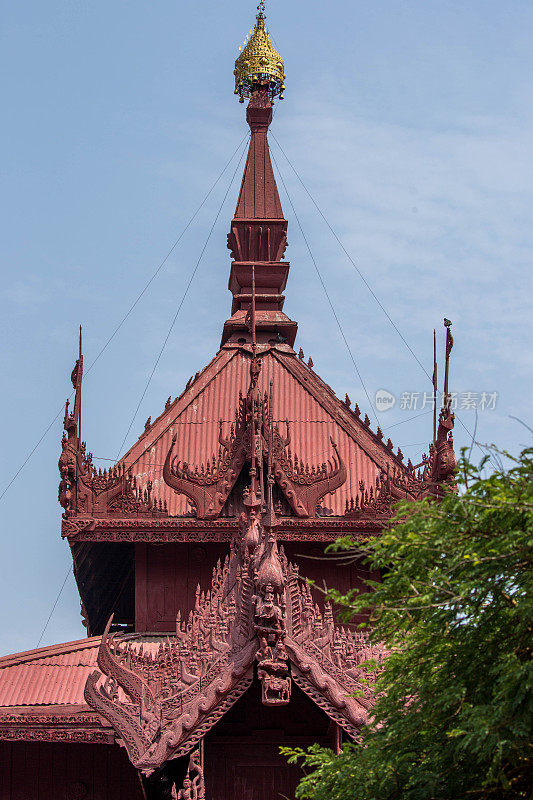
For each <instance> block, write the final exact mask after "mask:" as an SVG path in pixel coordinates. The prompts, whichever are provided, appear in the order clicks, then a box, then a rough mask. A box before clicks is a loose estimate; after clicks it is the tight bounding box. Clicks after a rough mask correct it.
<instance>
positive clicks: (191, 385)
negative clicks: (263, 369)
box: [117, 348, 238, 467]
mask: <svg viewBox="0 0 533 800" xmlns="http://www.w3.org/2000/svg"><path fill="white" fill-rule="evenodd" d="M228 352H230V351H229V350H226V348H220V350H219V351H218V352H217V353H216V355H214V356H213V358H212V359H211V360H210V361H209V362H208V363H207V364H206V365H205V367H203V369H201V370H199V371H198V372H197V373H196V374H195V376H194V378H193V380H192V382H191V379H190V378H189V381H188V382H187V385H186V386H185V388H184V389H183V391H182V392H181V394H179V395H178V396H177V397H176V398H175V399H174V400H173V402H172V403H171V404H170V405H169V406H168V408H165V409H163V411H162V412H161V414H159V416H158V417H156V419H155V420H154V421H153V422H152V423H151V425H150V427H148V428H146V429H145V430H144V431H143V432H142V433H141V435H140V436H139V437H138V439H137V440H136V441H135V442H134V443H133V444H132V445H131V447H130V448H129V450H127V451H126V453H124V455H123V456H122V457H121V458H119V460H118V461H117V464H121V463H122V462H124V461H125V460H126V459H127V458H128V456H129V454H130V453H131V451H132V450H133V449H134V448H135V447H137V445H140V444H141V442H142V440H143V439H144V438H145V437H147V436H148V434H149V433H150V432H151V431H153V428H154V426H155V425H156V424H157V423H159V422H161V419H162V418H163V417H164V415H165V414H167V413H168V412H169V411H170V410H171V409H173V408H175V407H176V406H177V404H178V403H179V401H180V400H183V399H184V396H185V394H186V393H187V392H190V391H191V389H193V388H194V387H195V385H196V383H197V382H198V381H199V380H200V378H201V377H202V376H203V375H205V372H206V371H207V370H208V369H209V368H210V367H212V366H214V365H215V362H216V360H217V359H218V357H219V356H221V355H224V354H225V353H228ZM237 352H238V351H237V350H235V351H234V352H232V353H231V355H230V357H229V358H227V360H226V361H225V363H223V364H222V365H221V366H220V369H218V370H217V371H216V372H215V373H214V374H213V375H212V377H211V378H210V379H209V381H208V382H207V383H206V384H205V386H203V387H202V389H200V390H199V391H198V393H197V394H196V395H195V394H194V393H191V396H190V398H189V400H188V402H187V403H185V404H184V406H183V408H182V409H181V410H180V412H179V414H178V417H180V416H181V415H182V414H183V412H184V411H185V409H186V408H187V407H188V406H189V405H190V404H191V403H192V402H193V401H194V400H195V399H196V397H197V396H198V394H200V392H201V391H203V390H204V389H206V388H207V386H208V385H209V383H210V382H211V381H212V380H214V379H215V378H216V376H217V375H218V373H219V372H221V371H222V370H223V369H224V368H225V367H227V365H228V364H229V362H230V361H232V359H233V358H234V357H235V355H236V353H237ZM178 417H176V419H177V418H178ZM168 427H169V426H166V427H165V428H163V430H161V431H160V432H159V433H158V434H157V436H156V437H155V439H154V440H153V441H151V442H150V444H149V445H148V446H142V452H141V453H139V454H138V455H137V456H135V458H134V459H133V460H132V461H131V462H130V463H129V465H128V466H129V467H131V466H133V464H135V463H136V462H137V461H138V460H139V458H141V456H142V455H143V453H145V452H146V451H147V450H150V448H152V447H153V446H154V445H155V444H156V442H157V441H158V440H159V439H160V438H161V436H163V434H164V433H165V431H166V430H167V428H168Z"/></svg>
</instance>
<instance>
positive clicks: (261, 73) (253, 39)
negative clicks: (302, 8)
mask: <svg viewBox="0 0 533 800" xmlns="http://www.w3.org/2000/svg"><path fill="white" fill-rule="evenodd" d="M257 11H258V14H257V17H256V23H255V25H254V28H253V31H251V36H250V38H249V40H248V41H247V42H246V44H245V46H244V47H243V49H242V52H241V53H240V55H239V57H238V59H237V61H236V62H235V71H234V75H235V94H238V95H239V102H241V103H244V98H245V97H250V96H251V94H252V90H253V88H254V85H257V84H258V83H260V82H261V83H262V84H263V87H265V84H266V88H267V89H268V93H269V95H270V99H271V100H273V99H274V97H276V96H277V95H279V98H280V100H282V99H283V90H284V89H285V65H284V63H283V59H282V58H281V56H280V55H279V53H278V52H276V50H275V48H274V45H273V44H272V41H271V39H270V34H269V33H268V30H267V27H266V25H265V3H264V0H260V2H259V5H258V6H257Z"/></svg>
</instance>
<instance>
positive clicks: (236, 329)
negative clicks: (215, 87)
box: [222, 3, 297, 347]
mask: <svg viewBox="0 0 533 800" xmlns="http://www.w3.org/2000/svg"><path fill="white" fill-rule="evenodd" d="M258 11H259V13H258V15H257V20H256V24H255V26H254V29H253V32H252V35H251V38H250V39H249V41H248V42H247V44H246V45H245V47H244V49H243V51H242V53H241V54H240V56H239V58H238V59H237V61H236V62H235V92H236V93H237V94H239V95H240V99H241V100H244V97H249V98H250V100H249V103H248V108H247V110H246V120H247V122H248V124H249V126H250V131H251V138H250V146H249V150H248V158H247V159H246V166H245V169H244V175H243V179H242V183H241V189H240V192H239V199H238V201H237V208H236V209H235V216H234V218H233V220H232V223H231V230H230V233H229V234H228V248H229V249H230V250H231V255H232V258H233V259H234V261H233V264H232V266H231V273H230V279H229V289H230V291H231V292H232V294H233V305H232V310H231V311H232V317H231V318H230V319H229V320H227V322H226V324H225V325H224V332H223V334H222V344H225V343H226V342H228V341H230V342H235V343H239V344H244V343H247V342H249V331H248V330H247V326H246V323H245V317H246V312H247V311H248V309H249V308H250V304H251V300H252V298H251V287H252V267H255V282H256V293H257V295H256V296H257V322H256V328H257V334H258V343H259V344H264V343H266V342H268V341H270V340H272V341H273V342H276V343H280V342H287V343H288V344H289V345H290V346H291V347H292V345H293V344H294V340H295V337H296V331H297V324H296V323H295V322H293V321H292V320H290V319H289V318H288V317H287V316H286V315H285V314H284V313H283V312H282V309H283V302H284V297H283V294H282V292H283V290H284V288H285V284H286V282H287V276H288V274H289V264H288V263H287V262H285V261H282V258H283V255H284V253H285V248H286V247H287V220H286V219H284V217H283V210H282V208H281V201H280V199H279V193H278V188H277V186H276V179H275V177H274V171H273V169H272V162H271V160H270V152H269V148H268V140H267V132H268V128H269V125H270V123H271V122H272V105H273V103H274V97H277V96H279V97H281V96H282V92H283V89H284V88H285V86H284V80H285V71H284V65H283V60H282V59H281V57H280V56H279V54H278V53H277V52H276V50H275V49H274V47H273V45H272V42H271V41H270V36H269V34H268V31H267V29H266V26H265V15H264V3H260V5H259V6H258Z"/></svg>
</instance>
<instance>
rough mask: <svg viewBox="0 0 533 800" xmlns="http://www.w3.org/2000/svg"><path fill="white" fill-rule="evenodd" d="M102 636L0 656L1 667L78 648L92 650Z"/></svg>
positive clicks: (71, 651)
mask: <svg viewBox="0 0 533 800" xmlns="http://www.w3.org/2000/svg"><path fill="white" fill-rule="evenodd" d="M101 638H102V637H101V636H89V637H87V638H85V639H74V640H73V641H71V642H62V643H60V644H51V645H46V647H35V648H33V649H32V650H23V651H21V652H20V653H11V654H8V655H5V656H0V669H4V668H5V667H11V666H14V665H15V664H21V663H23V662H24V661H34V660H36V659H40V658H46V657H47V656H52V655H59V654H60V653H73V652H76V651H77V650H91V649H92V648H94V647H96V646H97V645H98V644H99V643H100V640H101Z"/></svg>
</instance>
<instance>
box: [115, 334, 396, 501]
mask: <svg viewBox="0 0 533 800" xmlns="http://www.w3.org/2000/svg"><path fill="white" fill-rule="evenodd" d="M249 349H250V348H249V347H247V346H241V347H228V348H223V349H222V350H221V351H219V353H218V354H217V356H216V357H215V358H214V359H213V361H211V362H210V364H209V365H208V366H207V367H206V368H205V369H204V370H202V372H201V373H199V374H198V376H197V378H196V379H195V380H194V381H193V382H192V383H191V384H190V385H189V387H188V388H187V389H186V390H185V392H184V393H182V395H180V397H179V398H177V399H176V400H175V401H174V402H173V403H171V404H170V405H169V407H168V408H167V409H166V410H165V411H164V412H163V413H162V414H161V416H159V417H158V418H157V419H156V420H154V422H153V423H152V424H151V426H150V427H149V428H148V429H147V430H146V431H145V432H144V433H143V434H142V436H141V437H140V438H139V440H138V441H137V442H136V443H135V444H134V445H133V446H132V447H131V448H130V450H129V451H128V452H127V453H126V455H125V456H123V458H122V459H121V463H124V464H125V465H126V467H127V468H128V469H131V471H132V474H133V475H134V476H135V477H136V479H137V481H138V482H139V483H140V484H141V485H143V486H145V485H146V484H147V482H148V480H151V481H152V485H153V491H154V494H155V496H156V497H158V498H161V499H162V500H163V501H164V502H166V503H167V506H168V510H169V513H170V514H171V515H182V514H185V513H187V512H188V511H189V510H190V503H189V502H188V500H187V499H186V498H185V496H184V495H179V494H176V493H175V492H174V491H173V490H172V489H171V488H170V487H169V486H167V485H166V483H165V481H164V480H163V465H164V463H165V459H166V457H167V454H168V452H169V449H170V447H171V444H172V439H173V437H174V436H176V444H175V449H174V455H175V456H176V457H178V458H179V460H180V461H181V462H186V463H187V465H188V466H189V467H190V468H192V469H194V468H196V467H198V468H199V469H201V466H202V465H205V464H206V463H207V462H208V461H210V460H211V459H212V457H215V458H216V456H217V453H218V450H219V432H220V429H221V428H220V424H221V423H222V431H223V433H224V435H227V433H228V432H229V429H230V427H231V425H232V424H233V423H234V422H235V414H236V410H237V409H238V407H239V397H240V395H245V394H246V391H247V389H248V383H249V364H250V352H249ZM259 357H260V359H261V363H262V367H261V374H260V390H262V391H267V390H269V387H270V382H271V381H272V391H273V414H274V421H275V422H278V423H279V424H280V426H281V427H282V429H283V430H285V425H286V422H288V423H289V430H290V436H291V445H290V446H291V449H292V452H293V453H294V454H296V455H297V456H298V459H299V460H300V461H302V462H304V463H307V464H309V466H310V467H311V468H312V467H313V466H315V467H319V466H320V465H321V464H322V463H324V462H327V461H328V460H329V459H330V458H331V457H332V454H333V451H332V445H331V440H333V441H334V442H335V444H336V445H337V447H338V450H339V454H340V455H341V457H342V460H343V461H344V463H345V464H346V468H347V479H346V481H345V483H344V484H343V485H342V486H341V487H340V488H338V489H337V490H336V491H335V492H334V493H333V494H329V495H326V496H325V498H324V501H323V505H324V507H325V508H326V510H327V512H328V513H329V514H332V515H334V516H342V515H343V514H344V513H345V509H346V505H347V503H350V501H351V499H352V498H356V497H357V495H358V494H359V492H360V481H363V482H364V484H365V486H366V488H367V490H368V489H369V488H370V487H371V486H375V483H376V479H377V478H379V476H380V474H381V473H383V472H387V471H389V472H392V471H393V470H394V469H396V470H403V469H405V467H404V466H403V465H402V462H401V460H400V459H399V458H398V456H396V455H394V453H392V451H391V449H390V448H389V447H387V445H386V444H385V442H383V441H381V440H380V438H379V437H378V436H376V434H374V433H372V431H371V430H370V428H369V426H368V425H365V424H364V422H363V421H362V420H361V419H359V418H358V416H357V414H356V413H354V411H352V410H351V409H350V408H349V407H348V406H347V405H346V404H345V403H343V402H342V401H340V400H339V398H337V397H336V395H335V394H334V392H333V390H332V389H331V387H329V386H328V385H327V384H326V383H324V381H322V380H321V379H320V378H319V376H318V375H317V374H316V373H315V372H314V371H313V369H312V368H310V367H309V366H308V365H307V364H305V363H304V362H303V361H302V360H301V359H300V358H298V356H296V354H295V353H294V351H292V350H291V349H290V348H288V347H287V346H286V345H285V346H283V345H280V346H276V347H264V348H263V349H262V352H261V351H260V353H259Z"/></svg>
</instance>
